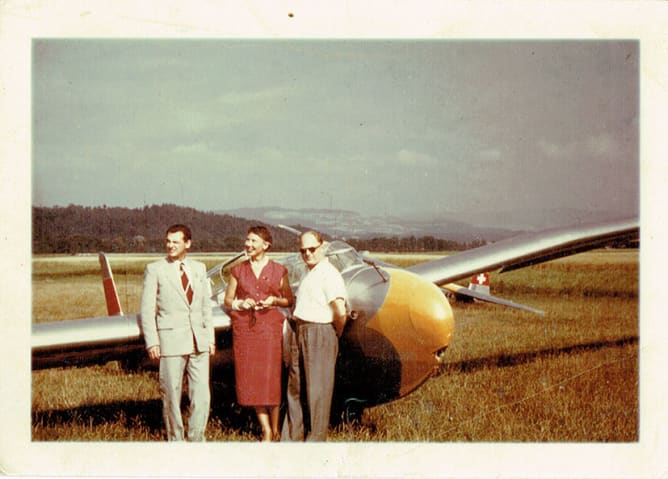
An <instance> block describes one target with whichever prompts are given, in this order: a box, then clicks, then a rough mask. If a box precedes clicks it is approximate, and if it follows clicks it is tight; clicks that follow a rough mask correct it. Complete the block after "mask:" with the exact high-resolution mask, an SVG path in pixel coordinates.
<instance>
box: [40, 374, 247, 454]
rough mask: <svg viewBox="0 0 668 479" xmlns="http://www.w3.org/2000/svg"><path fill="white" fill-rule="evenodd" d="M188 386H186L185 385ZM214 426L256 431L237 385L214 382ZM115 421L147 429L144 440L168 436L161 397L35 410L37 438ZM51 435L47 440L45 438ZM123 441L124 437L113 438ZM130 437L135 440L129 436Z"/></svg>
mask: <svg viewBox="0 0 668 479" xmlns="http://www.w3.org/2000/svg"><path fill="white" fill-rule="evenodd" d="M184 389H185V388H184ZM187 408H188V398H187V392H186V393H185V394H184V396H183V400H182V408H181V409H182V411H184V417H185V412H186V411H187ZM209 422H210V425H212V424H216V427H220V428H222V429H223V430H225V431H227V432H228V433H232V434H236V435H239V436H242V435H248V433H249V432H250V433H251V434H255V433H256V429H257V425H256V424H255V423H256V422H257V421H256V419H255V412H254V411H253V410H252V409H251V408H244V407H241V406H239V405H238V404H236V396H235V393H234V388H230V387H229V386H226V385H221V384H220V383H215V382H212V383H211V413H210V417H209ZM109 424H115V425H116V426H118V427H119V429H127V430H136V429H138V428H140V429H142V430H143V431H144V434H143V435H142V436H143V437H144V439H136V440H154V439H156V438H160V439H162V438H163V437H164V424H163V419H162V402H161V401H160V400H159V399H152V400H146V401H132V400H123V401H113V402H109V403H103V404H94V405H85V406H78V407H73V408H66V409H51V410H45V411H33V412H32V427H33V440H36V441H40V440H47V441H49V440H59V439H60V438H58V437H54V436H57V433H56V432H54V431H57V430H58V428H60V427H62V428H68V429H71V428H74V427H75V426H80V427H86V428H91V429H93V428H97V427H105V426H108V425H109ZM46 429H48V430H50V431H49V432H46V433H45V434H42V433H39V432H36V431H39V430H46ZM41 436H47V439H41ZM62 440H72V439H71V438H70V437H67V438H62ZM110 440H122V439H118V438H115V439H110ZM126 440H132V439H131V438H130V439H127V438H126Z"/></svg>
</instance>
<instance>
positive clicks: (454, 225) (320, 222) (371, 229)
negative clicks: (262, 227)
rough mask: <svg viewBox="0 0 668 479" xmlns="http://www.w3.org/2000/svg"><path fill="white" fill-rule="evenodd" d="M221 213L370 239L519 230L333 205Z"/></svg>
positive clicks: (463, 237)
mask: <svg viewBox="0 0 668 479" xmlns="http://www.w3.org/2000/svg"><path fill="white" fill-rule="evenodd" d="M219 213H221V214H228V215H235V216H241V217H245V218H252V219H256V220H258V221H262V222H265V223H268V224H302V225H306V226H308V227H310V228H314V229H317V230H319V231H322V232H325V233H327V234H330V235H333V236H337V237H341V238H359V239H368V238H373V237H378V236H398V237H407V236H418V237H419V236H434V237H436V238H443V239H448V240H452V241H459V242H470V241H476V240H486V241H498V240H499V239H503V238H507V237H509V236H513V235H516V234H518V231H517V230H513V229H508V228H489V227H482V226H475V225H471V224H469V223H466V222H463V221H454V220H448V219H443V218H441V219H433V218H432V219H402V218H399V217H394V216H392V217H381V216H362V215H360V214H359V213H357V212H355V211H349V210H329V209H288V208H274V207H267V208H241V209H236V210H226V211H219Z"/></svg>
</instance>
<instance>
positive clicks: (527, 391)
mask: <svg viewBox="0 0 668 479" xmlns="http://www.w3.org/2000/svg"><path fill="white" fill-rule="evenodd" d="M193 256H198V257H199V258H200V259H202V260H204V261H205V262H206V263H207V266H209V267H211V266H213V265H215V264H216V263H217V262H218V261H220V260H221V259H225V258H226V257H228V256H226V255H218V256H212V255H193ZM376 256H377V257H378V258H379V259H382V260H384V261H388V262H394V263H395V264H399V265H402V266H405V265H408V264H412V263H415V262H418V261H424V260H425V259H428V257H434V256H433V255H407V254H406V255H387V254H383V255H376ZM151 259H153V257H151V256H135V255H111V256H110V261H111V265H112V268H113V269H114V276H115V280H116V283H117V288H118V291H119V295H120V297H121V301H122V303H123V308H124V310H125V311H137V309H138V305H139V297H140V294H141V280H142V271H143V268H144V265H145V264H146V263H147V262H148V261H150V260H151ZM491 281H492V292H493V294H495V295H498V296H501V297H504V298H506V299H511V300H513V301H516V302H520V303H524V304H528V305H531V306H534V307H537V308H540V309H543V310H544V311H545V312H546V314H545V316H538V315H535V314H531V313H526V312H520V311H516V310H510V309H507V308H503V307H500V306H494V305H488V304H480V303H474V304H463V303H453V310H454V313H455V334H454V337H453V340H452V343H451V347H450V349H449V351H448V353H447V361H446V363H445V364H444V365H443V367H442V368H441V371H440V372H439V374H438V375H437V376H435V377H433V378H431V379H430V380H428V381H427V382H426V383H425V385H424V386H422V387H421V388H419V389H418V390H417V391H415V392H414V393H412V394H410V395H408V396H406V397H404V398H402V399H400V400H397V401H394V402H392V403H388V404H384V405H380V406H377V407H373V408H369V409H367V410H365V411H364V414H363V416H362V418H361V420H360V421H359V422H358V423H353V424H342V425H339V426H337V427H336V428H335V430H334V431H332V433H331V434H330V439H331V440H332V441H351V442H354V441H372V442H373V441H430V442H454V441H475V442H478V441H486V442H487V441H504V442H518V441H519V442H544V441H549V442H635V441H638V438H639V430H638V428H639V405H638V403H639V400H638V396H639V394H638V389H639V372H638V363H639V357H638V339H639V338H638V336H639V325H638V252H637V251H635V250H596V251H593V252H589V253H584V254H580V255H576V256H572V257H568V258H564V259H560V260H557V261H553V262H550V263H545V264H542V265H538V266H534V267H530V268H525V269H523V270H519V271H515V272H511V273H506V274H503V275H498V274H492V277H491ZM465 283H466V282H463V284H465ZM32 287H33V321H34V322H43V321H55V320H62V319H74V318H79V317H88V316H101V315H105V314H106V308H105V304H104V297H103V293H102V286H101V281H100V274H99V265H98V263H97V256H95V255H91V256H77V257H71V256H69V257H65V256H62V257H60V256H41V257H35V258H33V280H32ZM212 392H213V407H212V415H211V421H210V424H209V430H208V433H207V438H208V440H209V441H256V440H257V438H258V435H257V434H258V431H257V428H256V425H255V420H254V417H253V414H252V413H251V412H250V411H248V410H246V409H244V408H240V407H238V406H237V405H236V404H234V402H233V395H231V393H230V391H229V388H227V387H225V385H224V384H222V383H220V382H218V381H216V380H215V378H214V381H213V384H212ZM32 437H33V440H36V441H51V440H65V441H156V440H162V419H161V415H160V400H159V394H158V385H157V378H156V373H155V372H152V371H142V372H135V373H129V372H127V371H125V370H123V369H122V368H120V367H119V365H118V364H117V363H109V364H107V365H105V366H95V367H86V368H73V369H54V370H46V371H36V372H33V373H32Z"/></svg>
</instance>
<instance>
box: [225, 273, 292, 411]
mask: <svg viewBox="0 0 668 479" xmlns="http://www.w3.org/2000/svg"><path fill="white" fill-rule="evenodd" d="M286 271H287V270H286V269H285V266H283V265H281V264H278V263H276V262H274V261H271V260H269V262H268V263H267V264H266V265H265V266H264V268H263V269H262V272H261V273H260V277H259V278H257V277H256V276H255V273H253V270H252V269H251V266H250V262H249V261H244V262H243V263H241V264H238V265H237V266H235V267H234V268H232V276H234V277H235V278H236V280H237V291H236V298H237V299H241V300H244V299H246V298H253V299H254V300H255V301H256V302H259V301H261V300H263V299H265V298H267V297H268V296H276V297H281V296H282V294H281V278H282V277H283V275H284V274H285V273H286ZM230 317H231V319H232V346H233V349H234V372H235V378H236V392H237V402H238V403H239V404H241V405H242V406H278V405H280V403H281V361H282V351H283V320H284V319H285V318H284V316H283V314H282V313H281V311H280V310H279V309H278V308H275V307H270V308H264V309H260V310H257V311H252V310H251V311H231V312H230Z"/></svg>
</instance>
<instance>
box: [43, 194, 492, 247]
mask: <svg viewBox="0 0 668 479" xmlns="http://www.w3.org/2000/svg"><path fill="white" fill-rule="evenodd" d="M174 223H183V224H186V225H188V226H190V228H191V229H192V231H193V251H195V252H220V251H239V250H241V249H242V247H243V242H244V239H245V237H246V231H247V230H248V228H249V227H250V226H252V225H256V224H263V223H262V222H258V221H254V220H248V219H246V218H239V217H237V216H232V215H227V214H219V213H213V212H203V211H199V210H196V209H194V208H186V207H182V206H177V205H174V204H162V205H151V206H144V207H143V208H122V207H107V206H106V205H103V206H93V207H91V206H79V205H68V206H65V207H62V206H53V207H40V206H35V207H33V209H32V252H33V253H34V254H52V253H60V254H77V253H95V252H98V251H105V252H115V253H131V252H134V253H144V252H147V253H148V252H162V251H163V250H164V234H165V229H166V228H167V227H168V226H169V225H171V224H174ZM265 226H268V227H269V228H270V229H271V231H272V235H273V238H274V244H273V250H275V251H293V250H296V240H295V237H294V235H293V234H292V233H289V232H287V231H284V230H281V229H280V228H276V227H272V226H271V225H265ZM294 226H295V228H296V229H301V230H304V229H306V228H305V227H302V226H300V225H294ZM347 241H348V242H349V243H350V244H351V245H352V246H354V247H355V248H357V249H359V250H369V251H375V252H415V251H444V250H462V249H468V248H471V247H474V246H479V245H481V244H484V241H481V240H480V241H473V242H469V243H462V242H457V241H450V240H446V239H440V238H434V237H432V236H423V237H415V236H410V237H376V238H355V239H347Z"/></svg>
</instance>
